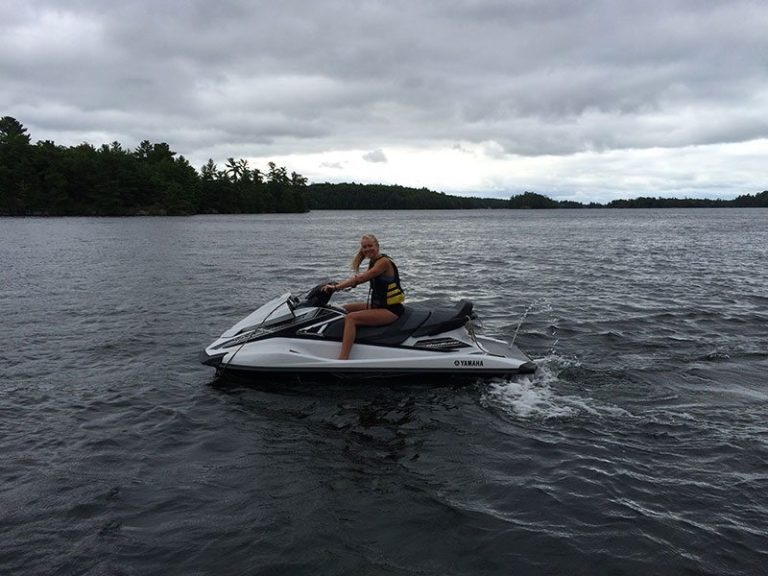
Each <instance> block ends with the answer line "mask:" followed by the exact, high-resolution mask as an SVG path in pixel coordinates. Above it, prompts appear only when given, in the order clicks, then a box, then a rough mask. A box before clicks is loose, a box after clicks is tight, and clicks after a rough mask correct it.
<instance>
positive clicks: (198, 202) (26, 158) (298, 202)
mask: <svg viewBox="0 0 768 576" xmlns="http://www.w3.org/2000/svg"><path fill="white" fill-rule="evenodd" d="M306 186H307V179H306V178H304V177H303V176H301V175H300V174H297V173H295V172H292V173H291V174H288V171H287V170H286V169H285V168H284V167H280V166H277V165H276V164H275V163H273V162H270V163H269V164H268V166H267V169H266V170H265V171H262V170H259V169H258V168H251V167H250V166H249V165H248V162H247V161H246V160H242V159H240V160H235V159H234V158H229V159H228V160H227V162H226V164H225V166H224V167H222V168H219V167H218V166H217V165H216V164H215V163H214V162H213V160H209V161H208V163H207V164H205V165H204V166H202V167H201V168H200V171H199V172H198V171H197V170H195V168H193V167H192V165H191V164H190V163H189V162H188V161H187V159H186V158H184V156H181V155H177V154H176V152H174V151H173V150H171V149H170V147H169V146H168V144H166V143H160V144H153V143H151V142H149V141H148V140H145V141H143V142H141V144H139V146H138V147H137V148H136V149H135V150H126V149H124V148H123V147H122V145H121V144H120V143H119V142H112V143H111V144H103V145H102V146H101V147H99V148H95V147H94V146H92V145H90V144H86V143H83V144H80V145H78V146H72V147H65V146H58V145H56V144H55V143H54V142H51V141H49V140H45V141H40V142H37V143H36V144H32V143H31V141H30V137H29V135H28V134H27V130H26V128H24V126H23V125H22V124H21V123H20V122H18V121H17V120H16V119H14V118H11V117H8V116H4V117H2V118H0V215H6V216H74V215H78V216H130V215H189V214H212V213H213V214H217V213H220V214H224V213H226V214H239V213H259V212H306V211H307V208H306Z"/></svg>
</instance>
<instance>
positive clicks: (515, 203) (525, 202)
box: [507, 190, 768, 209]
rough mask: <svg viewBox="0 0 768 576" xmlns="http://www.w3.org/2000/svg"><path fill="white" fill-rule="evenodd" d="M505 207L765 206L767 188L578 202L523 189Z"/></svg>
mask: <svg viewBox="0 0 768 576" xmlns="http://www.w3.org/2000/svg"><path fill="white" fill-rule="evenodd" d="M507 207H508V208H517V209H551V208H768V190H765V191H763V192H760V193H759V194H755V195H752V194H744V195H742V196H738V197H737V198H734V199H733V200H706V199H695V198H651V197H645V196H641V197H639V198H634V199H632V200H611V201H610V202H608V203H606V204H599V203H597V202H590V203H589V204H582V203H581V202H574V201H572V200H553V199H551V198H548V197H547V196H544V195H542V194H536V193H534V192H525V193H523V194H519V195H517V196H512V197H511V198H510V199H509V205H508V206H507Z"/></svg>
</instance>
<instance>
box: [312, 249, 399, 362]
mask: <svg viewBox="0 0 768 576" xmlns="http://www.w3.org/2000/svg"><path fill="white" fill-rule="evenodd" d="M366 258H368V270H367V271H366V272H362V273H361V272H360V264H361V263H362V261H363V260H364V259H366ZM352 269H353V270H354V271H355V275H354V276H352V277H351V278H347V279H346V280H342V281H341V282H336V283H334V284H326V285H325V286H323V290H325V291H326V292H335V291H336V290H343V289H344V288H351V287H353V286H357V285H358V284H361V283H362V282H367V281H370V283H371V289H370V292H369V294H370V304H369V303H368V302H355V303H353V304H345V305H344V308H346V310H347V316H346V317H345V319H344V336H343V338H342V341H341V354H339V360H348V359H349V353H350V351H351V350H352V345H353V344H354V343H355V336H356V335H357V327H358V326H384V325H386V324H391V323H392V322H394V321H395V320H397V319H398V318H399V317H400V316H401V315H402V314H403V312H405V308H404V307H403V301H404V300H405V293H403V289H402V287H401V286H400V274H399V273H398V271H397V266H395V263H394V262H392V260H391V259H390V258H389V256H387V255H386V254H381V252H380V251H379V241H378V240H377V239H376V236H374V235H373V234H365V235H364V236H363V237H362V238H361V239H360V250H359V251H358V253H357V254H356V255H355V257H354V259H353V260H352Z"/></svg>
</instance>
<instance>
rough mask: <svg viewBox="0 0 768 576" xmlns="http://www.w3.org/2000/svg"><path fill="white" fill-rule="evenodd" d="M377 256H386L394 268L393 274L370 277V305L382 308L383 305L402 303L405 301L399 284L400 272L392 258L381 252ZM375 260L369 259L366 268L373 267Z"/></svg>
mask: <svg viewBox="0 0 768 576" xmlns="http://www.w3.org/2000/svg"><path fill="white" fill-rule="evenodd" d="M379 258H386V259H387V260H389V261H390V262H391V263H392V268H394V269H395V275H394V276H388V275H386V274H380V275H379V276H376V278H372V279H371V307H372V308H383V307H385V306H394V305H395V304H402V303H403V302H404V301H405V292H403V288H402V286H400V272H398V270H397V266H396V265H395V263H394V262H393V261H392V258H390V257H389V256H387V255H386V254H381V255H380V256H379ZM379 258H376V260H371V261H370V262H369V263H368V270H370V269H371V268H373V265H374V264H376V261H377V260H378V259H379Z"/></svg>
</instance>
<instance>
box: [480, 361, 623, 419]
mask: <svg viewBox="0 0 768 576" xmlns="http://www.w3.org/2000/svg"><path fill="white" fill-rule="evenodd" d="M535 362H536V364H537V365H538V369H537V370H536V373H535V374H534V375H532V376H526V377H522V378H515V379H513V380H503V379H499V380H493V381H491V382H490V383H489V385H488V388H487V390H486V391H485V392H484V394H483V396H482V398H481V403H482V405H483V406H484V407H486V408H491V409H498V410H501V411H503V412H504V413H506V414H509V415H511V416H515V417H518V418H532V419H544V420H547V419H552V418H555V419H556V418H574V417H578V416H581V415H588V416H591V417H608V416H610V417H616V416H630V414H629V412H627V411H626V410H624V409H622V408H619V407H617V406H610V405H606V404H602V403H601V402H599V401H598V400H596V399H594V398H592V397H590V396H579V395H574V394H561V393H560V392H558V388H559V384H563V383H565V381H564V380H563V379H562V378H561V375H562V374H563V373H564V372H566V371H567V370H570V369H573V368H579V367H581V362H580V361H579V360H577V359H575V358H565V357H563V356H559V355H557V354H555V353H550V354H548V355H547V356H545V357H544V358H540V359H537V360H535Z"/></svg>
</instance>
